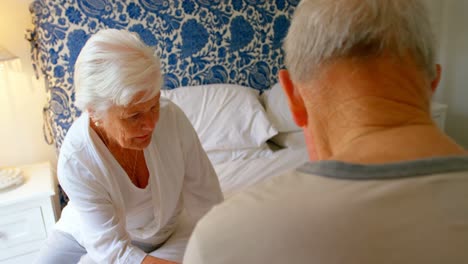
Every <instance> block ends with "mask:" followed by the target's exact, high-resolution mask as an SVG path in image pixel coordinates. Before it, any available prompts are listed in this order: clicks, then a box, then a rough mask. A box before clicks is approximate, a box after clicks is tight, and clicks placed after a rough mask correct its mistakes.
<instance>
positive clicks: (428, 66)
mask: <svg viewBox="0 0 468 264" xmlns="http://www.w3.org/2000/svg"><path fill="white" fill-rule="evenodd" d="M434 46H435V45H434V35H433V32H432V29H431V25H430V21H429V17H428V14H427V9H426V6H425V5H424V3H423V2H421V1H419V0H302V1H301V3H300V4H299V5H298V6H297V8H296V11H295V13H294V16H293V20H292V22H291V26H290V28H289V32H288V34H287V37H286V39H285V42H284V50H285V54H286V59H285V62H286V67H287V68H288V69H289V71H290V75H291V79H292V80H293V81H295V82H307V81H309V80H311V79H312V78H313V77H314V76H315V75H316V74H317V73H319V72H320V70H319V68H320V66H321V65H323V64H325V63H327V62H330V61H333V60H334V59H338V58H365V57H369V56H379V55H380V54H382V52H390V53H391V54H394V55H397V56H401V55H404V54H405V53H408V54H410V55H411V56H412V57H413V58H414V59H415V61H416V63H417V64H418V66H420V67H421V69H422V70H424V71H425V72H427V74H428V76H429V77H431V78H434V77H435V76H436V66H435V54H434V53H435V51H434V50H435V48H434Z"/></svg>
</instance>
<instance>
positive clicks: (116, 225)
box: [57, 155, 146, 264]
mask: <svg viewBox="0 0 468 264" xmlns="http://www.w3.org/2000/svg"><path fill="white" fill-rule="evenodd" d="M57 174H58V178H59V182H60V185H61V186H62V188H63V190H64V191H65V193H66V194H67V195H68V197H69V199H70V202H71V203H72V204H73V206H74V209H76V210H77V211H78V214H79V216H80V219H79V224H80V233H81V235H82V238H83V241H84V245H83V246H84V247H85V248H86V251H87V252H88V254H89V256H90V257H91V258H92V259H93V260H94V261H95V262H97V263H128V264H133V263H135V264H139V263H141V262H142V261H143V259H144V258H145V256H146V253H145V252H143V251H142V250H141V249H139V248H137V247H135V246H133V245H132V244H131V239H130V237H129V235H128V233H127V231H126V229H125V226H124V223H123V222H122V220H121V219H119V213H118V208H116V207H115V205H114V204H113V202H112V200H111V198H110V196H109V193H108V190H107V189H106V188H104V186H103V184H102V183H100V182H99V181H97V180H96V177H95V176H94V175H93V173H92V172H91V171H90V169H89V168H88V167H87V166H85V165H84V164H82V163H81V162H80V161H79V160H77V159H76V158H75V159H74V158H70V157H65V156H64V155H61V157H60V158H59V162H58V168H57Z"/></svg>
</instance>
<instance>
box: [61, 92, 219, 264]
mask: <svg viewBox="0 0 468 264" xmlns="http://www.w3.org/2000/svg"><path fill="white" fill-rule="evenodd" d="M144 156H145V160H146V164H147V166H148V170H149V171H150V180H149V183H148V186H147V188H148V190H149V192H150V195H151V202H150V204H148V203H143V204H141V206H143V207H145V208H147V209H149V208H150V207H151V208H152V210H143V211H147V212H150V214H149V215H148V214H145V213H142V214H140V215H136V216H137V217H135V218H134V217H132V216H130V214H131V212H135V210H140V209H142V208H141V207H140V208H138V207H135V206H132V205H131V203H132V202H131V201H128V200H127V199H128V194H129V191H130V190H129V187H135V188H136V186H130V185H128V184H127V185H126V186H125V185H124V184H122V183H121V182H120V184H119V179H120V180H122V179H124V178H123V177H126V173H125V171H124V170H123V169H122V168H121V167H120V166H119V165H118V163H117V161H116V160H115V158H114V157H113V156H112V154H111V153H110V152H109V150H108V149H107V148H106V147H105V145H104V144H103V143H102V141H101V140H100V139H99V137H98V135H97V134H96V133H94V130H92V129H91V128H90V126H89V116H88V114H87V113H86V112H84V113H83V114H82V115H81V117H80V118H78V119H77V120H76V121H75V122H74V124H73V125H72V127H71V128H70V129H69V131H68V133H67V136H66V137H65V140H64V142H63V144H62V148H61V150H60V156H59V160H58V168H57V174H58V179H59V182H60V185H61V186H62V188H63V189H64V191H65V193H66V194H67V195H68V197H69V199H70V201H69V202H68V204H67V206H66V207H65V208H64V210H63V212H62V217H61V219H60V220H59V222H58V223H57V224H56V228H57V229H59V230H61V231H64V232H67V233H69V234H71V235H72V236H74V237H75V239H76V240H77V241H78V243H80V244H81V245H83V246H84V247H85V248H86V251H87V252H88V255H89V256H90V257H91V258H92V259H93V260H94V261H95V262H97V263H141V261H142V260H143V259H144V257H145V256H146V253H145V252H143V251H142V250H141V249H139V248H138V247H136V246H133V245H132V244H131V241H132V240H136V241H140V242H148V241H150V242H151V243H152V244H153V245H158V244H161V243H163V242H164V241H166V240H167V239H168V238H169V237H170V236H171V235H172V234H173V233H174V229H175V228H176V225H177V220H178V217H179V215H180V214H181V212H182V210H184V211H185V215H186V216H187V217H188V219H189V221H190V222H192V223H193V224H195V223H196V222H197V221H198V220H199V219H200V218H201V217H202V216H203V215H204V214H205V213H206V212H207V211H208V210H209V209H211V207H212V206H213V205H215V204H217V203H220V202H221V201H222V200H223V197H222V193H221V189H220V187H219V181H218V178H217V176H216V173H215V171H214V169H213V167H212V165H211V163H210V161H209V160H208V158H207V156H206V153H205V152H204V150H203V148H202V146H201V144H200V142H199V139H198V136H197V134H196V132H195V130H194V129H193V127H192V126H191V124H190V122H189V121H188V119H187V118H186V117H185V115H184V114H183V112H182V111H181V110H180V109H179V108H178V107H177V106H175V105H174V104H173V103H171V102H170V101H167V99H164V98H161V109H160V118H159V121H158V123H157V124H156V128H155V130H154V132H153V138H152V141H151V144H150V145H149V146H148V147H147V148H146V149H145V150H144ZM134 191H135V190H134ZM137 191H138V190H137ZM142 199H145V198H142ZM140 217H141V218H140ZM144 222H147V223H146V224H144ZM142 225H143V226H142ZM188 235H190V234H188ZM187 239H188V237H186V238H184V239H182V240H181V241H183V243H186V240H187ZM179 254H180V258H181V257H182V256H183V252H179Z"/></svg>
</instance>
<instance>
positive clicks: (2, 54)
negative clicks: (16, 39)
mask: <svg viewBox="0 0 468 264" xmlns="http://www.w3.org/2000/svg"><path fill="white" fill-rule="evenodd" d="M16 58H17V57H16V56H15V55H13V54H12V53H11V52H9V51H8V50H7V49H5V48H4V47H2V46H0V71H3V70H4V69H3V68H4V63H6V62H8V61H12V60H14V59H16ZM0 78H3V77H2V75H0ZM23 181H24V177H23V173H22V172H21V170H20V169H18V168H14V167H7V168H0V191H2V190H6V189H10V188H11V187H13V186H16V185H19V184H21V183H23Z"/></svg>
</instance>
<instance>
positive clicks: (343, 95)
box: [280, 0, 440, 159]
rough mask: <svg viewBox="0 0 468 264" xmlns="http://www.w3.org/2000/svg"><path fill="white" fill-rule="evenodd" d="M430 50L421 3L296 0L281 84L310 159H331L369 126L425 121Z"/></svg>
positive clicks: (432, 67)
mask: <svg viewBox="0 0 468 264" xmlns="http://www.w3.org/2000/svg"><path fill="white" fill-rule="evenodd" d="M434 49H435V45H434V39H433V34H432V30H431V25H430V21H429V19H428V14H427V10H426V8H425V6H424V4H423V3H422V1H420V0H333V1H330V0H302V2H301V3H300V4H299V5H298V7H297V8H296V11H295V13H294V17H293V20H292V23H291V26H290V28H289V32H288V35H287V37H286V39H285V42H284V50H285V54H286V67H287V69H288V71H284V70H282V71H281V72H280V81H281V83H282V86H283V89H284V90H285V93H286V94H287V96H288V101H289V105H290V108H291V111H292V114H293V117H294V119H295V121H296V123H297V124H298V125H299V126H301V127H304V129H305V132H306V133H305V134H306V141H307V143H308V144H307V145H308V147H309V154H310V156H311V158H312V159H316V158H319V159H321V158H326V157H330V156H333V155H334V154H335V153H336V149H337V148H338V145H340V146H341V145H346V143H345V142H346V139H347V138H351V136H349V135H350V134H351V133H349V131H351V130H353V131H355V130H359V131H361V133H362V131H363V130H362V128H363V127H366V126H370V124H372V126H375V127H377V126H379V127H395V126H398V125H400V124H408V122H409V121H410V122H415V120H418V122H421V120H424V121H423V122H426V121H427V122H429V123H430V122H431V121H430V117H429V115H428V111H429V102H430V97H431V95H432V91H434V90H435V87H436V86H437V84H438V82H439V79H440V67H439V66H436V64H435V55H434V54H435V51H434ZM431 88H432V91H431ZM381 102H385V103H381ZM393 113H397V114H393ZM359 126H361V127H359ZM318 145H320V146H319V147H317V146H318ZM317 149H319V150H317ZM318 152H321V153H318Z"/></svg>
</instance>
